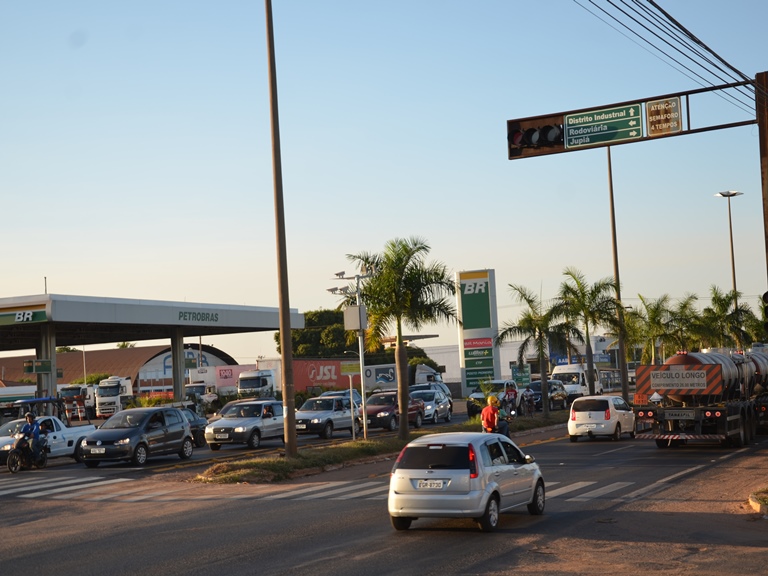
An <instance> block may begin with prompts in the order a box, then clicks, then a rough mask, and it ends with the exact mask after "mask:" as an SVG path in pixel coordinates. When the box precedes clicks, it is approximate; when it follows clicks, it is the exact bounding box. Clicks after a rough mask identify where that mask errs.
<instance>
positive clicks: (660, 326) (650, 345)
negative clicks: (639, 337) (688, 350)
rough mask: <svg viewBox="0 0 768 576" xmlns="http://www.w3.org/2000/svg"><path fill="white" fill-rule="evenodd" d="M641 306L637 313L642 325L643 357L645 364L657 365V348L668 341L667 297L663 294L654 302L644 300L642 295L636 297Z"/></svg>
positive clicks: (668, 312)
mask: <svg viewBox="0 0 768 576" xmlns="http://www.w3.org/2000/svg"><path fill="white" fill-rule="evenodd" d="M637 296H638V298H640V303H641V304H642V305H643V307H642V309H641V310H638V311H637V313H638V315H639V317H640V318H641V322H642V323H643V324H644V328H643V341H644V342H645V345H644V346H643V356H642V362H643V363H645V364H649V363H650V364H657V363H660V362H657V361H656V360H657V358H658V356H659V349H658V348H659V346H660V345H662V343H663V342H664V341H665V340H668V339H669V335H670V330H669V316H670V311H669V295H668V294H663V295H661V296H660V297H659V298H657V299H656V300H646V299H645V298H643V296H642V294H638V295H637ZM662 355H663V352H662Z"/></svg>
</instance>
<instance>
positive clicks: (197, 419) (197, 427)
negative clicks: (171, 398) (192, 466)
mask: <svg viewBox="0 0 768 576" xmlns="http://www.w3.org/2000/svg"><path fill="white" fill-rule="evenodd" d="M180 410H181V413H182V414H183V415H184V418H186V419H187V422H189V429H190V431H191V432H192V438H193V439H194V442H195V448H202V447H203V446H205V444H206V442H205V427H206V426H207V425H208V420H206V419H205V418H203V417H202V416H200V415H199V414H197V413H196V412H195V411H194V410H192V409H190V408H180Z"/></svg>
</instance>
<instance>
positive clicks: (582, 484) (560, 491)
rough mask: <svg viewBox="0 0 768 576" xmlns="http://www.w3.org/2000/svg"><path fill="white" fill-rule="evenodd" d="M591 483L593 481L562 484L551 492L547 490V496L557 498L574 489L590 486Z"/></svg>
mask: <svg viewBox="0 0 768 576" xmlns="http://www.w3.org/2000/svg"><path fill="white" fill-rule="evenodd" d="M592 484H595V482H575V483H573V484H568V486H563V487H562V488H558V489H557V490H552V492H547V493H546V494H547V498H557V497H558V496H562V495H563V494H568V493H569V492H575V491H576V490H581V489H582V488H586V487H587V486H592Z"/></svg>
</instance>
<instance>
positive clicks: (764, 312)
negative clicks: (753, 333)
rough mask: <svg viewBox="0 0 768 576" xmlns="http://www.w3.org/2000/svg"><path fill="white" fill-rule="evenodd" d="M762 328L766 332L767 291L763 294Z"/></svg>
mask: <svg viewBox="0 0 768 576" xmlns="http://www.w3.org/2000/svg"><path fill="white" fill-rule="evenodd" d="M763 328H765V332H766V334H768V292H766V293H765V294H763Z"/></svg>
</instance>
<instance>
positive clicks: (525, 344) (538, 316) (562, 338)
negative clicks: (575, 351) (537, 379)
mask: <svg viewBox="0 0 768 576" xmlns="http://www.w3.org/2000/svg"><path fill="white" fill-rule="evenodd" d="M509 289H510V290H511V291H512V296H513V298H515V299H516V300H517V301H518V302H521V303H524V304H525V305H526V306H527V308H526V309H525V310H523V313H522V315H521V316H520V319H519V320H518V321H517V324H512V323H509V322H507V323H505V324H504V329H503V330H502V331H501V332H499V335H498V336H496V338H495V340H494V344H495V345H496V346H501V344H503V343H504V342H505V341H507V340H513V339H514V340H522V343H521V344H520V347H519V348H518V351H517V363H518V365H520V366H522V365H523V364H524V362H525V357H526V355H527V353H528V349H529V348H530V347H533V348H534V349H535V350H536V354H537V356H538V358H539V366H540V368H539V372H540V376H541V409H542V412H543V414H544V415H545V416H547V415H548V414H549V401H548V400H549V398H548V396H549V386H547V385H546V383H547V382H549V377H548V374H547V360H548V354H547V351H548V349H549V343H550V342H551V343H553V344H555V343H558V344H561V345H562V344H563V343H565V342H566V340H569V339H570V340H579V339H580V338H581V333H580V332H579V331H578V330H577V329H576V328H574V327H573V326H572V325H571V324H569V323H568V322H567V321H566V322H561V323H557V321H558V320H560V319H561V318H562V309H561V308H559V307H557V306H553V307H550V308H549V309H546V310H545V309H544V306H543V304H542V302H541V301H540V300H539V298H538V297H537V296H536V295H535V294H534V293H533V292H531V291H530V290H528V289H527V288H525V287H524V286H520V285H517V284H510V285H509Z"/></svg>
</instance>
